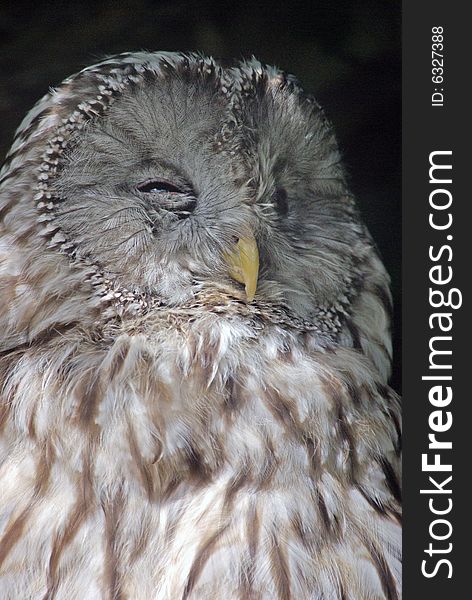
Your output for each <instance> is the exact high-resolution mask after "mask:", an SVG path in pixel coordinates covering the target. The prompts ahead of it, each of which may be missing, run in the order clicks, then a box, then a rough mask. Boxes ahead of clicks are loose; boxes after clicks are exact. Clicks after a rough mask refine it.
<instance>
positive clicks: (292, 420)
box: [262, 388, 303, 439]
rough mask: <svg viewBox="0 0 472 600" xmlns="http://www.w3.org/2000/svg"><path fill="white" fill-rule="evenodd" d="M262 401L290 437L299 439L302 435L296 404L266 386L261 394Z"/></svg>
mask: <svg viewBox="0 0 472 600" xmlns="http://www.w3.org/2000/svg"><path fill="white" fill-rule="evenodd" d="M262 397H263V399H264V403H265V405H266V406H267V408H268V409H269V411H270V413H271V414H272V415H273V416H274V417H275V418H276V419H277V421H279V423H281V425H283V427H284V428H285V431H286V433H287V434H288V435H289V436H290V437H295V438H297V439H300V437H301V436H303V431H302V427H301V425H300V420H299V418H298V413H297V409H296V406H295V405H293V404H292V403H290V402H289V401H288V400H286V399H285V398H282V396H281V395H280V394H279V392H278V391H277V390H275V389H274V388H267V389H266V390H264V392H263V395H262Z"/></svg>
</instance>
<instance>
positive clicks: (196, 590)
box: [0, 52, 401, 600]
mask: <svg viewBox="0 0 472 600" xmlns="http://www.w3.org/2000/svg"><path fill="white" fill-rule="evenodd" d="M0 181H1V195H0V198H1V200H0V214H1V217H2V225H1V245H0V293H1V298H2V301H1V305H0V331H1V341H0V351H1V354H0V378H1V386H0V389H1V394H2V396H1V406H0V408H1V412H0V430H1V435H2V438H1V440H2V443H1V462H0V465H1V466H0V590H1V592H0V596H1V597H2V599H4V600H7V599H11V600H13V599H14V600H23V599H24V600H26V599H32V600H40V599H41V600H46V599H53V598H54V599H60V600H76V599H77V600H79V599H80V600H82V599H86V600H94V599H110V600H111V599H113V600H118V599H120V600H123V599H128V600H150V599H155V600H197V599H201V600H230V599H242V598H246V599H254V600H256V599H257V600H277V599H279V600H288V599H293V600H321V599H323V600H380V599H387V598H388V599H390V600H393V599H396V598H399V595H400V592H399V579H400V547H401V544H400V540H401V538H400V525H399V520H400V516H399V515H400V508H399V506H400V505H399V479H398V471H399V438H400V433H399V404H398V399H397V397H396V395H395V393H394V392H393V391H392V390H391V389H390V388H389V387H388V386H387V379H388V376H389V369H390V359H391V347H390V334H389V311H390V294H389V290H388V277H387V275H386V272H385V270H384V268H383V266H382V263H381V261H380V260H379V257H378V255H377V253H376V250H375V247H374V244H373V242H372V240H371V238H370V236H369V234H368V232H367V230H366V228H365V226H364V225H363V223H362V221H361V220H360V217H359V215H358V213H357V210H356V207H355V203H354V199H353V197H352V195H351V193H350V192H349V189H348V187H347V184H346V178H345V173H344V170H343V167H342V164H341V160H340V154H339V151H338V148H337V144H336V141H335V137H334V134H333V131H332V128H331V126H330V124H329V122H328V121H327V119H326V117H325V116H324V114H323V112H322V110H321V109H320V107H319V106H318V104H317V103H316V102H315V101H314V100H313V99H312V98H311V97H309V96H308V95H306V94H305V93H304V92H303V90H302V89H301V87H300V85H299V84H298V82H297V80H296V79H294V78H293V77H292V76H290V75H286V74H284V73H282V72H281V71H279V70H277V69H275V68H273V67H268V66H265V65H262V64H260V63H259V62H257V61H256V60H254V59H253V60H250V61H243V62H241V63H238V64H235V65H234V66H232V67H224V66H222V65H220V64H219V63H218V62H216V61H214V60H213V59H211V58H205V57H203V56H200V55H196V54H177V53H176V54H174V53H165V52H159V53H144V52H142V53H133V54H123V55H120V56H118V57H114V58H110V59H107V60H104V61H103V62H101V63H99V64H97V65H94V66H91V67H89V68H86V69H84V70H83V71H81V72H80V73H78V74H76V75H74V76H72V77H70V78H68V79H66V80H65V81H64V82H63V83H62V84H61V85H60V86H59V87H58V88H57V89H54V90H51V91H50V93H48V94H47V95H46V96H45V97H44V98H43V99H42V100H40V101H39V102H38V104H36V106H35V107H34V108H33V109H32V110H31V111H30V112H29V113H28V115H27V116H26V118H25V119H24V121H23V122H22V124H21V126H20V128H19V130H18V132H17V134H16V138H15V141H14V143H13V146H12V149H11V151H10V152H9V154H8V156H7V159H6V162H5V164H4V166H3V169H2V171H1V180H0Z"/></svg>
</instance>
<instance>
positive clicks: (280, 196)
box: [272, 187, 288, 217]
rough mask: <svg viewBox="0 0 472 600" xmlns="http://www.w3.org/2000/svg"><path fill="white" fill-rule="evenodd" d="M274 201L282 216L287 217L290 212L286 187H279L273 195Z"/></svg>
mask: <svg viewBox="0 0 472 600" xmlns="http://www.w3.org/2000/svg"><path fill="white" fill-rule="evenodd" d="M272 203H273V205H274V207H275V209H276V210H277V212H278V213H279V215H280V216H281V217H286V216H287V214H288V199H287V192H286V190H285V189H284V188H282V187H279V188H277V189H276V190H275V192H274V194H273V195H272Z"/></svg>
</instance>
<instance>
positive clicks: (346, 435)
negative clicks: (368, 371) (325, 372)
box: [322, 379, 358, 482]
mask: <svg viewBox="0 0 472 600" xmlns="http://www.w3.org/2000/svg"><path fill="white" fill-rule="evenodd" d="M322 384H323V387H324V388H325V390H326V394H327V396H328V398H331V400H332V402H333V406H334V409H335V411H336V418H337V426H338V431H339V435H340V438H341V441H343V442H346V444H347V447H348V449H349V455H348V463H349V476H350V479H351V481H353V482H354V481H355V479H356V472H357V468H358V457H357V449H356V444H355V442H354V436H353V433H352V429H351V426H350V425H349V423H348V422H347V420H346V415H345V413H344V407H343V392H344V390H343V387H342V385H341V383H340V382H339V381H337V380H328V379H323V380H322Z"/></svg>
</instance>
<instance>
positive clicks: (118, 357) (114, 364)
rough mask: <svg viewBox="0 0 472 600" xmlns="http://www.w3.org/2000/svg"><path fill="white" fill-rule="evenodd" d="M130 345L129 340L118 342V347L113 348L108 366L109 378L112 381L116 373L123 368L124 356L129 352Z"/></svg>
mask: <svg viewBox="0 0 472 600" xmlns="http://www.w3.org/2000/svg"><path fill="white" fill-rule="evenodd" d="M129 350H130V345H129V342H123V343H120V345H119V348H117V349H115V352H114V354H113V357H112V359H111V362H110V367H109V379H110V381H113V379H115V377H116V376H117V375H119V374H120V373H121V371H122V369H123V365H124V364H125V361H126V358H127V356H128V354H129Z"/></svg>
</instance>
